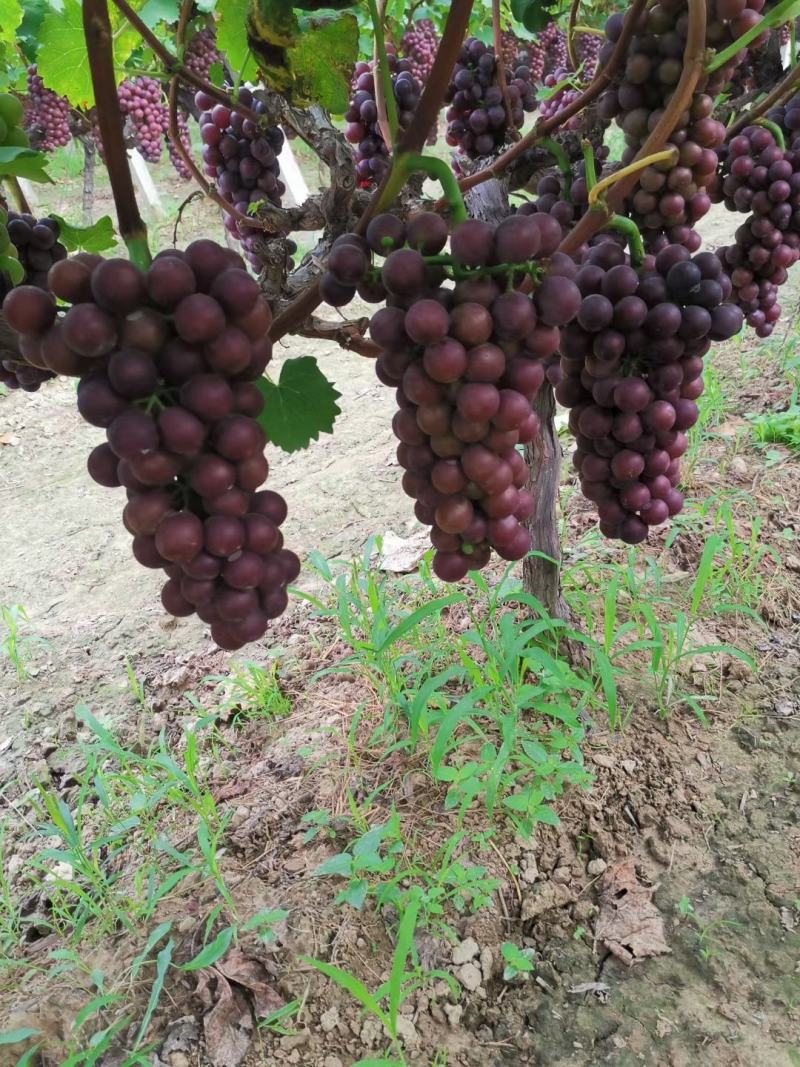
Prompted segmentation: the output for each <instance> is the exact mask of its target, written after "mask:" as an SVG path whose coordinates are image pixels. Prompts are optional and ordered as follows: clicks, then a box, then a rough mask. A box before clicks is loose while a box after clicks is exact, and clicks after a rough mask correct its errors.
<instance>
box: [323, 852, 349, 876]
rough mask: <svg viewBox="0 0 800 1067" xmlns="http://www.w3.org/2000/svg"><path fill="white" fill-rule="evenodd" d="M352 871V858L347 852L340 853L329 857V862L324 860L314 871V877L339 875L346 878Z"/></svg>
mask: <svg viewBox="0 0 800 1067" xmlns="http://www.w3.org/2000/svg"><path fill="white" fill-rule="evenodd" d="M352 869H353V857H352V856H351V855H350V854H349V853H348V852H340V853H339V854H338V856H331V858H330V859H329V860H325V862H324V863H321V864H320V865H319V867H317V869H316V870H315V871H314V874H315V875H318V876H319V877H323V876H324V875H331V874H339V875H341V876H342V877H343V878H347V877H349V875H350V872H351V871H352Z"/></svg>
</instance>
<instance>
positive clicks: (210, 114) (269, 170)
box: [191, 88, 293, 288]
mask: <svg viewBox="0 0 800 1067" xmlns="http://www.w3.org/2000/svg"><path fill="white" fill-rule="evenodd" d="M195 103H196V104H197V106H198V108H199V109H200V112H201V113H200V117H199V122H200V137H201V140H202V142H203V164H204V170H205V173H206V174H207V175H208V177H210V178H213V179H215V182H216V186H217V191H218V192H219V194H220V196H221V197H222V198H223V199H224V200H225V201H227V203H229V204H231V205H232V207H234V208H235V209H236V210H237V211H238V213H239V214H240V215H242V216H247V215H250V216H252V217H254V218H255V219H256V220H257V219H258V217H259V208H258V207H257V205H261V204H263V205H265V207H269V206H270V205H272V206H274V207H280V205H281V197H282V196H283V194H284V193H285V191H286V188H285V186H284V184H283V182H282V181H281V178H280V164H279V162H278V156H279V155H280V152H281V149H282V148H283V142H284V135H283V131H282V130H281V129H280V127H278V126H270V127H267V128H266V129H263V128H261V127H257V126H255V125H254V124H253V123H252V122H251V121H249V120H246V119H243V118H242V116H241V115H240V114H239V113H238V112H236V111H231V109H230V108H227V107H225V106H224V105H222V104H214V103H213V101H211V100H210V99H209V98H207V97H206V95H205V93H202V92H201V93H197V94H196V96H195ZM239 103H241V104H242V105H244V106H245V107H248V108H250V110H251V111H254V112H256V113H257V114H264V112H265V111H266V105H265V104H264V102H263V101H262V100H260V99H259V98H258V96H256V95H255V94H254V93H253V92H252V90H250V89H248V88H242V89H240V90H239ZM253 210H255V214H254V215H253ZM225 226H226V229H227V230H228V232H229V233H230V234H232V236H234V237H235V238H237V239H238V240H239V241H240V242H241V243H242V247H243V248H244V253H245V258H246V259H247V261H248V263H249V264H250V265H251V266H252V267H253V268H254V269H255V270H257V271H260V270H261V269H262V268H263V266H264V248H263V238H262V236H261V231H259V230H258V229H257V228H255V227H253V226H248V225H247V223H246V222H244V221H243V220H240V219H237V218H236V216H235V215H227V216H226V219H225ZM272 240H273V243H276V239H274V238H273V239H272ZM291 250H293V246H292V248H291V249H290V242H284V251H285V253H286V258H287V259H288V257H289V253H290V251H291ZM220 251H224V250H223V249H220ZM191 265H192V267H193V268H194V267H195V264H191ZM210 284H211V281H210V280H209V281H208V285H206V286H205V287H206V288H208V287H209V286H210Z"/></svg>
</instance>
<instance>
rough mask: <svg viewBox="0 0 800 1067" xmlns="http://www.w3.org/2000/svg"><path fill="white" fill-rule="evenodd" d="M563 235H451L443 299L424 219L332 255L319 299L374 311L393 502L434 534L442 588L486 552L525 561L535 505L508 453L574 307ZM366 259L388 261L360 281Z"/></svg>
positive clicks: (528, 435)
mask: <svg viewBox="0 0 800 1067" xmlns="http://www.w3.org/2000/svg"><path fill="white" fill-rule="evenodd" d="M562 236H563V232H562V229H561V227H560V226H559V225H558V223H557V222H556V220H555V219H554V218H553V217H551V216H549V215H547V214H544V213H543V214H541V215H533V216H529V217H524V216H520V215H515V216H512V217H510V218H507V219H504V220H503V221H502V222H501V223H499V225H497V226H494V225H490V224H489V223H486V222H481V221H479V220H474V219H470V220H468V221H466V222H462V223H459V224H458V225H456V226H455V227H454V228H453V231H452V234H451V235H450V253H451V256H452V260H453V271H454V274H455V278H456V282H455V286H454V287H453V288H449V287H446V286H445V285H444V284H443V283H444V281H445V279H446V274H445V272H444V270H443V269H442V268H440V267H434V266H430V265H429V264H428V263H427V262H426V257H430V256H436V255H438V254H439V253H441V251H442V250H443V248H444V247H445V244H446V243H447V239H448V227H447V224H446V222H445V221H444V220H443V219H442V217H441V216H440V215H437V214H435V213H433V212H421V213H419V214H417V215H414V216H412V217H411V218H410V219H408V221H407V222H406V223H404V222H402V221H401V220H400V219H398V218H396V217H395V216H393V215H378V216H376V217H375V218H374V219H372V220H371V222H370V223H369V226H368V227H367V231H366V235H365V238H360V237H356V236H354V235H352V234H346V235H344V236H343V237H340V238H338V239H337V240H336V242H335V243H334V246H333V249H332V251H331V255H330V258H329V261H328V272H327V274H326V275H325V276H324V278H323V280H322V293H323V296H324V297H325V299H326V300H332V301H333V302H334V303H335V304H336V305H337V306H341V305H342V304H344V303H346V302H347V300H349V299H352V297H353V296H354V295H355V293H356V291H357V292H358V294H359V295H360V296H361V297H362V298H363V299H366V300H368V301H370V302H372V303H382V304H384V306H383V307H381V308H380V309H379V310H377V311H376V312H375V314H374V315H373V316H372V318H371V320H370V327H369V330H370V335H371V337H372V340H373V341H374V342H375V344H376V345H378V347H379V348H380V349H381V354H380V355H379V356H378V359H377V361H376V364H375V372H376V374H377V376H378V378H379V380H380V381H381V382H383V383H384V384H385V385H388V386H390V387H392V388H395V389H396V390H397V392H396V396H397V402H398V410H397V412H396V414H395V416H394V419H393V422H392V427H393V430H394V433H395V436H396V437H397V438H398V440H399V445H398V449H397V458H398V461H399V463H400V465H401V467H402V468H403V469H404V471H405V473H404V475H403V489H404V490H405V492H406V493H407V494H408V495H409V496H410V497H412V499H414V500H415V502H416V503H415V506H414V513H415V515H416V516H417V518H418V520H419V521H420V522H421V523H423V524H424V525H427V526H430V527H431V535H430V536H431V543H432V545H433V546H434V548H435V549H436V554H435V555H434V560H433V569H434V571H435V573H436V574H437V575H438V576H439V577H440V578H441V579H442V580H444V581H449V582H452V581H458V580H459V579H461V578H463V577H464V576H465V575H466V573H467V572H468V571H470V570H478V569H480V568H481V567H484V566H485V565H486V564H487V563H488V562H489V559H490V558H491V554H492V551H494V552H496V553H497V554H498V555H499V556H501V557H502V558H503V559H509V560H516V559H521V558H522V557H523V556H524V555H525V554H526V553H527V552H528V551H529V549H530V536H529V534H528V531H527V529H526V528H525V525H524V524H525V521H526V519H527V518H528V517H529V516H530V514H531V513H532V509H533V506H534V501H533V498H532V496H531V494H530V493H529V492H528V491H527V490H526V489H525V486H526V484H527V478H528V473H527V469H526V465H525V462H524V460H523V458H522V455H521V454H520V453H519V452H518V451H517V445H519V444H522V443H525V442H528V441H531V440H533V439H534V438H535V437H536V436H537V434H538V433H539V429H540V426H539V419H538V416H537V415H536V413H535V411H534V410H533V407H532V402H533V401H534V399H535V397H536V394H537V392H538V390H539V389H540V387H541V385H542V383H543V382H544V378H545V360H547V359H548V358H550V357H551V356H552V355H553V353H555V352H556V351H557V348H558V339H559V327H561V326H562V325H564V324H565V323H567V322H569V321H570V319H571V318H572V316H573V315H574V314H575V311H576V310H577V307H578V305H579V304H580V293H579V291H578V289H577V287H576V285H575V284H574V282H572V281H571V280H569V279H568V278H566V277H564V276H563V275H562V274H560V273H559V270H560V264H559V259H563V260H566V262H567V263H568V264H569V266H570V267H572V266H573V264H572V261H571V260H569V259H568V257H566V256H560V254H559V253H557V252H556V248H557V247H558V244H559V243H560V241H561V238H562ZM373 256H374V257H381V258H383V257H385V259H384V262H383V263H382V265H381V266H380V268H379V269H378V268H373V269H372V270H370V262H371V260H372V257H373ZM536 261H538V262H539V265H540V266H541V269H542V271H543V273H544V271H545V270H547V274H546V277H545V278H544V280H543V281H542V282H541V284H540V285H539V287H538V289H537V290H536V292H535V293H534V295H533V297H531V296H527V295H525V294H523V293H521V292H519V291H515V290H514V283H515V281H518V280H521V277H522V276H523V275H524V274H526V273H528V272H529V271H530V270H531V269H532V267H533V266H534V264H535V263H536ZM545 262H547V264H548V266H547V268H545ZM489 264H493V265H495V266H494V267H493V268H492V270H491V271H490V270H489V269H488V267H489ZM497 264H504V265H506V272H505V273H498V271H497V266H496V265H497Z"/></svg>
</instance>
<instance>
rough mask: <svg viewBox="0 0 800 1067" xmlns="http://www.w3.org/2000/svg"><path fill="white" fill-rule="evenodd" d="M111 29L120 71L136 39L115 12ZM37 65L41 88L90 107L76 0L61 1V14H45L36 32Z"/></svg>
mask: <svg viewBox="0 0 800 1067" xmlns="http://www.w3.org/2000/svg"><path fill="white" fill-rule="evenodd" d="M134 6H138V5H136V4H134ZM111 28H112V30H113V31H114V34H113V38H114V66H115V67H117V68H120V67H122V66H124V64H125V62H126V60H128V59H129V58H130V56H131V54H132V52H133V50H134V48H136V47H137V45H139V44H140V39H139V35H138V34H137V33H136V31H135V30H133V29H131V28H130V27H129V26H128V25H127V23H126V22H125V20H124V19H123V18H122V17H121V16H120V15H118V14H117V13H116V12H112V14H111ZM37 64H38V67H39V74H40V75H41V77H42V79H43V81H44V84H45V86H46V87H47V88H48V89H52V90H53V92H54V93H58V94H59V96H66V97H67V99H68V100H69V102H70V103H71V104H72V105H73V106H74V107H91V105H92V104H93V103H94V89H93V87H92V77H91V74H90V72H89V56H88V54H87V52H86V41H85V39H84V36H83V15H82V14H81V5H80V0H64V7H63V10H61V11H57V10H56V9H55V8H51V9H50V10H49V11H48V12H47V14H46V15H45V17H44V19H43V21H42V25H41V28H40V30H39V51H38V54H37Z"/></svg>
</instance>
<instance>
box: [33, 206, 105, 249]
mask: <svg viewBox="0 0 800 1067" xmlns="http://www.w3.org/2000/svg"><path fill="white" fill-rule="evenodd" d="M50 217H51V218H53V219H55V220H56V222H57V223H58V230H59V234H58V239H59V241H61V243H62V244H63V245H64V247H65V248H66V250H67V251H68V252H105V251H107V250H108V249H109V248H113V247H114V246H115V245H116V243H117V235H116V233H115V232H114V223H113V222H112V221H111V217H110V216H109V215H103V217H102V218H101V219H98V220H97V222H96V223H95V224H94V225H93V226H73V225H71V223H69V222H67V221H66V219H62V218H61V216H60V215H54V214H51V216H50Z"/></svg>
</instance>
